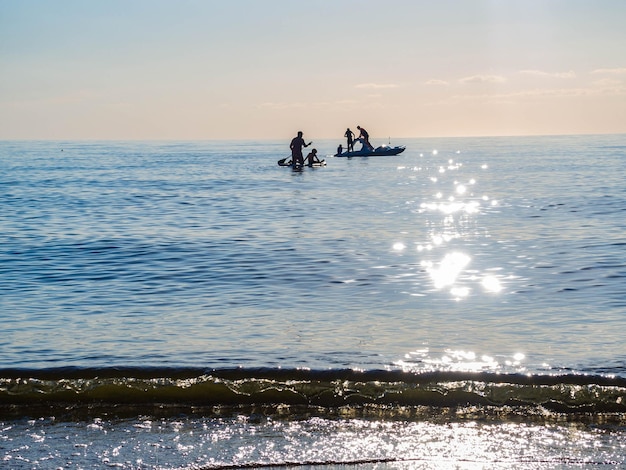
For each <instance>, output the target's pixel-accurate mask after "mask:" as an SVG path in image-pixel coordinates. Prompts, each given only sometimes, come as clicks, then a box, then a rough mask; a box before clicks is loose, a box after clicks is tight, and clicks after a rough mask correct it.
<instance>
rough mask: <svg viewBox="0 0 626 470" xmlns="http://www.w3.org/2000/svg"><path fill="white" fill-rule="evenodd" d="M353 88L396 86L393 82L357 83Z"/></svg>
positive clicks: (371, 88)
mask: <svg viewBox="0 0 626 470" xmlns="http://www.w3.org/2000/svg"><path fill="white" fill-rule="evenodd" d="M354 88H362V89H363V88H364V89H370V90H381V89H383V88H398V85H396V84H395V83H359V84H358V85H355V86H354Z"/></svg>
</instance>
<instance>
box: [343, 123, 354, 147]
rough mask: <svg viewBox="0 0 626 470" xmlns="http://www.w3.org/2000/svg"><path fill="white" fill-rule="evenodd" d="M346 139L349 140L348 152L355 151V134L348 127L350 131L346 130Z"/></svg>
mask: <svg viewBox="0 0 626 470" xmlns="http://www.w3.org/2000/svg"><path fill="white" fill-rule="evenodd" d="M343 136H344V137H345V138H346V139H348V146H347V147H346V152H349V151H351V150H352V151H354V132H352V131H351V130H350V128H349V127H348V129H347V130H346V133H345V134H344V135H343Z"/></svg>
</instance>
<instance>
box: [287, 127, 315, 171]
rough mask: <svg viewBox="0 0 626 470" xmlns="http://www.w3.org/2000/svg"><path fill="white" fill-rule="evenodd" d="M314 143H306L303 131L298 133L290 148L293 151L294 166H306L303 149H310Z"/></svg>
mask: <svg viewBox="0 0 626 470" xmlns="http://www.w3.org/2000/svg"><path fill="white" fill-rule="evenodd" d="M312 143H313V142H309V143H308V144H307V143H305V142H304V139H303V138H302V131H298V135H297V136H296V137H294V138H293V139H291V144H289V148H290V149H291V161H292V163H293V165H294V166H297V165H304V157H303V156H302V147H308V146H309V145H311V144H312Z"/></svg>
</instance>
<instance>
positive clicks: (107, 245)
mask: <svg viewBox="0 0 626 470" xmlns="http://www.w3.org/2000/svg"><path fill="white" fill-rule="evenodd" d="M373 140H374V143H377V142H376V139H373ZM338 143H339V142H337V141H330V140H328V141H315V142H314V145H315V146H316V147H317V148H318V150H319V154H321V155H322V156H324V155H327V156H326V157H325V158H326V161H327V163H328V164H327V166H326V167H324V168H305V169H304V170H303V171H292V170H291V169H289V168H283V167H279V166H278V165H277V164H276V162H277V160H279V159H281V158H283V157H285V156H287V153H288V149H287V144H288V142H287V143H286V142H267V141H263V142H0V201H1V206H0V207H1V209H0V319H1V321H2V329H1V330H0V364H2V367H3V368H28V369H51V368H57V367H79V368H91V367H136V368H141V367H151V366H166V367H169V366H171V367H184V366H191V367H206V368H222V367H243V368H252V367H273V368H291V367H303V368H311V369H340V368H356V369H365V370H370V369H396V368H397V369H402V370H407V371H455V370H462V371H491V372H518V373H523V374H526V373H528V374H559V373H575V374H577V373H581V374H582V373H587V374H603V375H608V376H617V377H626V347H625V345H626V343H625V342H624V337H625V335H626V282H625V281H626V251H625V248H626V237H625V236H624V234H625V233H626V217H625V216H626V189H625V186H624V162H625V161H626V136H624V135H606V136H553V137H515V138H508V137H500V138H441V139H404V140H397V141H392V145H406V147H407V150H406V151H405V152H404V153H402V154H400V155H398V156H394V157H375V158H374V157H371V158H353V159H345V158H333V157H332V156H330V154H332V153H334V149H335V148H336V146H337V144H338ZM378 143H382V142H378ZM623 399H624V400H626V397H624V398H623ZM618 401H619V399H618ZM394 416H395V417H394V418H393V419H380V420H379V419H375V418H373V417H372V416H368V417H366V418H362V419H359V418H358V417H351V416H340V417H338V418H336V419H334V418H333V419H331V418H329V417H328V416H321V417H315V416H299V417H294V416H290V417H289V418H288V419H284V420H283V419H279V418H277V417H276V416H274V417H273V418H272V417H268V416H256V415H245V416H244V415H241V416H237V415H236V414H235V416H232V417H224V416H219V417H210V416H206V417H189V416H181V417H177V418H171V417H168V418H163V419H159V418H156V417H137V418H134V419H126V418H116V417H114V416H102V417H98V418H93V419H92V418H90V419H88V420H86V421H85V420H78V421H77V420H72V419H69V420H68V421H65V420H63V419H61V418H58V417H57V418H54V419H52V418H50V417H47V416H45V415H42V416H34V417H24V419H21V420H13V421H4V422H0V424H2V428H1V429H0V458H2V459H3V460H2V462H4V464H6V465H8V467H7V468H42V469H46V468H102V467H119V468H211V467H229V466H231V468H236V467H241V466H255V467H262V466H263V465H285V466H287V465H290V464H294V465H295V464H297V465H303V466H307V465H309V466H312V467H315V466H316V465H322V464H324V465H325V466H326V467H329V466H331V467H332V466H335V467H336V468H343V467H342V466H341V465H342V462H344V463H345V464H346V465H348V464H351V465H352V467H350V468H353V467H354V466H357V465H358V466H359V468H383V467H385V468H512V467H515V468H580V467H581V466H585V465H594V468H595V467H597V466H602V465H604V466H609V467H612V466H616V465H620V464H623V463H624V458H623V456H624V454H626V438H625V437H624V436H625V435H624V427H623V421H622V424H621V425H614V424H612V425H610V426H603V425H599V424H598V423H597V420H596V421H594V423H595V424H594V425H592V426H587V425H585V424H584V422H580V421H577V422H576V423H574V424H571V423H570V424H568V423H566V422H560V421H559V420H558V419H555V420H554V421H551V422H549V423H545V422H542V423H539V424H538V423H536V422H535V420H534V418H532V417H529V416H527V417H525V418H520V420H508V419H507V420H503V421H501V422H499V421H497V420H494V421H489V422H485V421H481V420H480V419H477V420H474V419H466V418H463V419H460V418H458V417H450V416H448V417H447V418H449V419H447V418H446V417H443V418H441V419H439V418H437V417H434V416H431V418H429V419H406V420H405V419H402V417H401V413H400V414H396V415H394ZM618 421H619V420H618ZM335 467H333V468H335Z"/></svg>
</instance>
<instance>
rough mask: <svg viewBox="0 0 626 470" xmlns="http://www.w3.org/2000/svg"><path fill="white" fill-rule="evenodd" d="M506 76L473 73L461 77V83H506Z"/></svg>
mask: <svg viewBox="0 0 626 470" xmlns="http://www.w3.org/2000/svg"><path fill="white" fill-rule="evenodd" d="M504 82H506V78H504V77H503V76H502V75H471V76H469V77H464V78H461V79H459V83H504Z"/></svg>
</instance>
